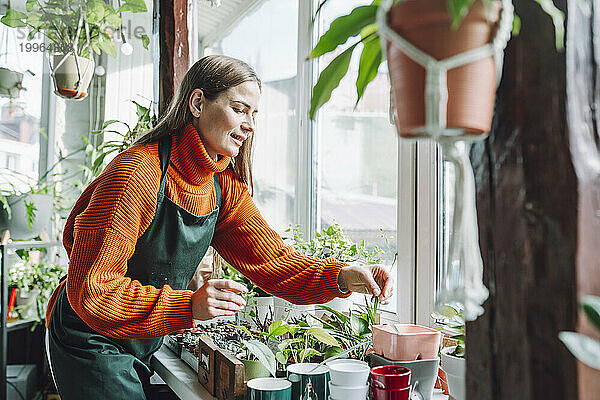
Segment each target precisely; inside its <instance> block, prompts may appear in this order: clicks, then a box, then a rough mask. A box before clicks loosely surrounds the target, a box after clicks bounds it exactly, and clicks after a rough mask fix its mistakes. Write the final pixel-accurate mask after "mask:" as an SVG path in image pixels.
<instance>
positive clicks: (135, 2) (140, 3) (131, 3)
mask: <svg viewBox="0 0 600 400" xmlns="http://www.w3.org/2000/svg"><path fill="white" fill-rule="evenodd" d="M123 11H131V12H133V13H139V12H146V11H148V8H147V7H146V3H145V2H144V0H125V1H124V2H123V5H122V6H121V7H119V10H118V11H117V12H123Z"/></svg>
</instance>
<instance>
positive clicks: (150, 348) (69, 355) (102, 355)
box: [48, 136, 222, 400]
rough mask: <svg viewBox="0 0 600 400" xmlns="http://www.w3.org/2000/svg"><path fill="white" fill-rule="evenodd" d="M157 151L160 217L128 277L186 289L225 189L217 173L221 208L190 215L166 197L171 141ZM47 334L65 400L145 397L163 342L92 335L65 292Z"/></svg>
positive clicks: (141, 244)
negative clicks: (159, 176)
mask: <svg viewBox="0 0 600 400" xmlns="http://www.w3.org/2000/svg"><path fill="white" fill-rule="evenodd" d="M158 151H159V155H160V163H161V170H162V176H161V180H160V188H159V190H158V201H157V205H156V213H155V215H154V219H153V220H152V223H151V224H150V226H149V227H148V229H147V230H146V231H145V232H144V234H143V235H142V236H141V237H140V238H139V239H138V241H137V243H136V246H135V252H134V254H133V256H132V257H131V258H130V259H129V260H128V261H127V274H126V276H128V277H130V278H131V279H136V280H139V281H140V282H141V283H142V285H152V286H154V287H156V288H162V287H163V286H164V285H167V284H168V285H169V286H171V287H172V288H173V289H179V290H180V289H186V288H187V286H188V284H189V282H190V281H191V279H192V277H193V275H194V273H195V271H196V267H197V266H198V264H199V263H200V261H201V260H202V258H203V257H204V254H205V253H206V250H207V249H208V246H209V245H210V243H211V240H212V237H213V234H214V230H215V225H216V222H217V217H218V215H219V208H220V205H221V202H222V193H221V186H220V185H219V181H218V179H217V175H216V174H215V180H214V182H215V183H214V185H215V189H216V194H217V207H216V208H215V209H214V210H213V211H212V212H211V213H209V214H207V215H204V216H196V215H193V214H191V213H189V212H188V211H186V210H185V209H183V208H181V207H180V206H178V205H177V204H175V203H174V202H173V201H171V200H170V199H169V198H168V197H166V196H165V182H166V176H167V168H168V166H169V161H170V157H171V137H170V136H169V137H166V138H163V139H161V141H160V142H159V145H158ZM48 329H49V345H50V359H51V360H52V368H53V372H54V379H55V381H56V385H57V387H58V391H59V393H60V396H61V399H62V400H72V399H73V400H75V399H85V400H93V399H102V400H105V399H119V400H123V399H126V400H136V399H145V398H146V395H145V389H146V388H147V385H148V382H149V378H150V376H151V375H152V370H151V369H150V359H151V357H152V354H153V353H154V352H155V351H157V350H158V349H159V347H160V346H161V344H162V338H154V339H114V338H110V337H107V336H104V335H102V334H100V333H98V332H96V331H94V330H93V329H92V328H90V327H89V326H88V325H87V324H86V323H85V322H83V321H82V320H81V318H79V316H78V315H77V314H76V313H75V311H73V309H72V308H71V305H70V304H69V301H68V299H67V294H66V292H65V289H64V287H63V289H62V290H61V293H60V294H59V296H58V298H57V301H56V304H55V305H54V309H53V311H52V316H51V318H50V324H49V328H48Z"/></svg>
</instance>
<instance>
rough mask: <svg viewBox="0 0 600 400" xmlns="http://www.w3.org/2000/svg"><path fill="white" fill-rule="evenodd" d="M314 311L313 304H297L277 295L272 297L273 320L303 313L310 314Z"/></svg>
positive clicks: (296, 316)
mask: <svg viewBox="0 0 600 400" xmlns="http://www.w3.org/2000/svg"><path fill="white" fill-rule="evenodd" d="M314 313H315V306H314V305H313V304H311V305H298V304H293V303H290V302H289V301H287V300H284V299H281V298H279V297H275V298H273V314H274V315H273V320H274V321H277V320H278V319H281V318H286V319H289V318H299V317H300V316H301V315H304V314H312V315H314Z"/></svg>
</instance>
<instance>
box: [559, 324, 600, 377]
mask: <svg viewBox="0 0 600 400" xmlns="http://www.w3.org/2000/svg"><path fill="white" fill-rule="evenodd" d="M558 337H559V339H560V340H562V342H563V343H564V344H565V346H567V348H568V349H569V351H571V353H573V355H574V356H575V357H577V359H579V361H581V362H583V363H585V364H587V365H589V366H590V367H592V368H595V369H597V370H600V342H598V341H597V340H594V339H592V338H590V337H587V336H585V335H582V334H580V333H577V332H560V333H559V334H558Z"/></svg>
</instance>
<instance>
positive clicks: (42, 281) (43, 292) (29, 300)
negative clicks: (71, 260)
mask: <svg viewBox="0 0 600 400" xmlns="http://www.w3.org/2000/svg"><path fill="white" fill-rule="evenodd" d="M20 255H21V261H19V262H17V263H15V264H14V265H13V266H12V267H11V268H10V269H9V271H8V282H9V285H10V286H13V287H16V288H17V290H18V293H19V296H18V299H17V304H16V305H17V307H16V308H15V310H16V311H17V312H18V313H19V315H20V317H21V318H34V319H36V320H37V321H38V322H39V321H42V319H44V317H45V315H46V306H47V304H48V300H50V296H52V292H53V291H54V288H56V286H58V283H59V281H60V278H61V277H62V276H64V275H65V274H66V273H67V267H66V266H63V265H55V264H50V263H44V262H36V261H34V260H30V259H29V253H28V252H20Z"/></svg>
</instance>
